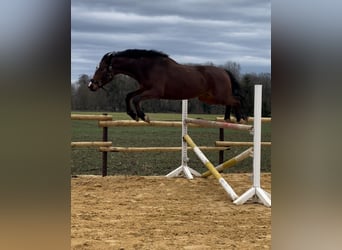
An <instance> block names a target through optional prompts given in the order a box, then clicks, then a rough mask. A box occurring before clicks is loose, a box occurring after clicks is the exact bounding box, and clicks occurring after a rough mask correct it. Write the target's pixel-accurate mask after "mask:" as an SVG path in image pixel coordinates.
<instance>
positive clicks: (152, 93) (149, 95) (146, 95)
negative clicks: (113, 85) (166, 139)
mask: <svg viewBox="0 0 342 250" xmlns="http://www.w3.org/2000/svg"><path fill="white" fill-rule="evenodd" d="M158 97H160V96H159V95H158V92H157V91H156V90H155V89H150V90H146V91H144V92H142V93H141V94H140V95H137V96H135V97H134V98H133V99H132V101H133V105H134V107H135V110H136V111H137V115H138V117H139V118H140V119H141V120H143V121H145V122H150V118H149V117H148V115H145V113H144V112H143V111H142V108H141V105H140V103H141V102H142V101H144V100H148V99H156V98H158Z"/></svg>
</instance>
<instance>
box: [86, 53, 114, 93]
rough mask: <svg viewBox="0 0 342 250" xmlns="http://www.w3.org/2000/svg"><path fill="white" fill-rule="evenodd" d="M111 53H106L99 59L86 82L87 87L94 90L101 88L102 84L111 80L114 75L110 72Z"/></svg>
mask: <svg viewBox="0 0 342 250" xmlns="http://www.w3.org/2000/svg"><path fill="white" fill-rule="evenodd" d="M112 57H113V53H111V52H110V53H107V54H105V55H104V56H103V58H102V59H101V61H100V63H99V65H98V66H97V67H96V71H95V74H94V76H93V78H92V79H90V82H89V84H88V88H89V89H90V90H91V91H96V90H98V89H100V88H103V86H104V85H106V84H107V83H109V82H110V81H112V80H113V78H114V75H113V73H112V66H111V61H112Z"/></svg>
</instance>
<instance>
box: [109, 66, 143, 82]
mask: <svg viewBox="0 0 342 250" xmlns="http://www.w3.org/2000/svg"><path fill="white" fill-rule="evenodd" d="M115 71H116V72H117V73H116V74H123V75H128V76H130V77H132V78H134V79H136V80H137V81H138V80H139V67H138V65H137V63H136V62H135V61H131V62H127V63H126V64H122V65H120V67H119V68H116V69H115Z"/></svg>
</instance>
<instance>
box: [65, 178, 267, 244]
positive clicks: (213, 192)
mask: <svg viewBox="0 0 342 250" xmlns="http://www.w3.org/2000/svg"><path fill="white" fill-rule="evenodd" d="M224 177H225V179H226V180H227V181H228V182H229V184H230V185H231V186H232V187H233V189H234V191H235V192H236V193H237V194H238V195H241V194H243V193H244V192H245V191H247V190H248V189H249V188H250V187H251V177H250V174H229V175H224ZM261 186H262V188H263V189H264V190H266V191H268V192H271V174H263V175H262V180H261ZM71 198H72V202H71V204H72V207H71V248H72V249H121V250H123V249H158V250H159V249H270V248H271V208H267V207H265V206H263V205H261V204H257V203H252V204H244V205H241V206H236V205H234V204H233V203H232V201H231V200H230V199H229V197H228V195H227V194H226V193H225V191H224V190H223V189H222V187H221V186H220V184H219V183H218V181H217V180H216V179H214V178H208V179H203V178H196V179H194V180H187V179H184V178H165V177H152V176H149V177H141V176H109V177H104V178H103V177H100V176H78V177H76V178H72V180H71Z"/></svg>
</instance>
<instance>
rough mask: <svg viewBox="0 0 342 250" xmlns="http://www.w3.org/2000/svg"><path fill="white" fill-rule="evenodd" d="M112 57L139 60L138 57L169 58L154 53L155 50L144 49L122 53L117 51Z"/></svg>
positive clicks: (156, 52)
mask: <svg viewBox="0 0 342 250" xmlns="http://www.w3.org/2000/svg"><path fill="white" fill-rule="evenodd" d="M113 56H114V57H128V58H140V57H148V58H156V57H169V56H168V55H167V54H165V53H163V52H160V51H155V50H144V49H127V50H124V51H119V52H116V53H113Z"/></svg>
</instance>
